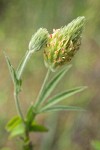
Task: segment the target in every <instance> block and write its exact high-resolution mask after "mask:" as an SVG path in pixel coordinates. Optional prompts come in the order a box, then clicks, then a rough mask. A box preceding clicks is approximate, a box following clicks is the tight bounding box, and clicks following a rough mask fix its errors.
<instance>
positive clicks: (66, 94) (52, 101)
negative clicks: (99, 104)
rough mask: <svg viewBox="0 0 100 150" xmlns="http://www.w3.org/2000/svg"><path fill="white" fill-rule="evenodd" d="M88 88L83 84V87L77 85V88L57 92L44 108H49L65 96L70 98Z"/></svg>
mask: <svg viewBox="0 0 100 150" xmlns="http://www.w3.org/2000/svg"><path fill="white" fill-rule="evenodd" d="M86 88H87V87H86V86H81V87H77V88H74V89H71V90H68V91H65V92H62V93H60V94H57V95H55V96H54V97H52V98H50V99H49V100H48V102H47V103H46V104H45V106H44V107H43V109H45V108H48V107H50V106H52V105H54V104H56V103H58V102H60V101H62V100H63V99H65V98H68V97H70V96H72V95H74V94H76V93H79V92H81V91H83V90H85V89H86Z"/></svg>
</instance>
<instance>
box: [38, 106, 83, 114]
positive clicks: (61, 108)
mask: <svg viewBox="0 0 100 150" xmlns="http://www.w3.org/2000/svg"><path fill="white" fill-rule="evenodd" d="M55 111H84V109H82V108H80V107H77V106H63V105H59V106H53V107H49V108H45V109H42V110H40V112H39V113H41V112H55Z"/></svg>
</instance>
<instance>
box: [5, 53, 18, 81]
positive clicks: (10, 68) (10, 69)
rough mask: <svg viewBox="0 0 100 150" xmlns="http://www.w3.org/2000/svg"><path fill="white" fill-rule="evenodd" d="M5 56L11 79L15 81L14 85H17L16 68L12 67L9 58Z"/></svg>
mask: <svg viewBox="0 0 100 150" xmlns="http://www.w3.org/2000/svg"><path fill="white" fill-rule="evenodd" d="M4 55H5V59H6V62H7V65H8V68H9V72H10V75H11V78H12V80H13V83H14V84H15V83H16V80H17V79H16V73H15V70H14V67H13V66H12V64H11V62H10V60H9V58H8V56H7V55H6V54H5V53H4Z"/></svg>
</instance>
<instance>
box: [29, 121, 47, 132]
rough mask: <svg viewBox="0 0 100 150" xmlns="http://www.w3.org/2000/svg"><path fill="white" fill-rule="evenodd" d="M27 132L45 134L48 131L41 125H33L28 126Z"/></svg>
mask: <svg viewBox="0 0 100 150" xmlns="http://www.w3.org/2000/svg"><path fill="white" fill-rule="evenodd" d="M29 131H30V132H47V131H48V129H47V128H46V127H45V126H43V125H39V124H34V123H33V124H32V125H30V127H29Z"/></svg>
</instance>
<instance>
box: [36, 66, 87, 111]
mask: <svg viewBox="0 0 100 150" xmlns="http://www.w3.org/2000/svg"><path fill="white" fill-rule="evenodd" d="M71 66H72V65H68V66H67V67H64V68H63V69H62V70H61V71H59V72H58V73H57V74H56V75H55V76H54V77H53V78H52V79H51V81H50V82H49V83H48V84H47V85H46V87H45V88H44V89H43V91H42V93H41V96H40V99H39V100H38V102H37V103H38V105H41V104H43V102H44V101H45V100H46V99H47V98H48V97H49V95H50V94H51V92H52V91H53V90H54V88H55V87H56V85H57V84H58V82H59V81H60V80H61V79H62V77H63V76H64V75H65V73H66V72H68V70H69V69H70V68H71ZM86 88H87V87H86V86H80V87H76V88H73V89H70V90H67V91H64V92H61V93H60V94H57V95H55V96H53V97H51V98H50V99H48V101H47V102H46V104H45V105H44V106H42V107H41V108H39V109H38V113H41V112H53V111H59V110H83V109H81V108H79V107H75V106H62V105H61V106H53V105H55V104H57V103H58V102H60V101H62V100H64V99H66V98H68V97H70V96H72V95H74V94H76V93H79V92H81V91H83V90H84V89H86Z"/></svg>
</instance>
